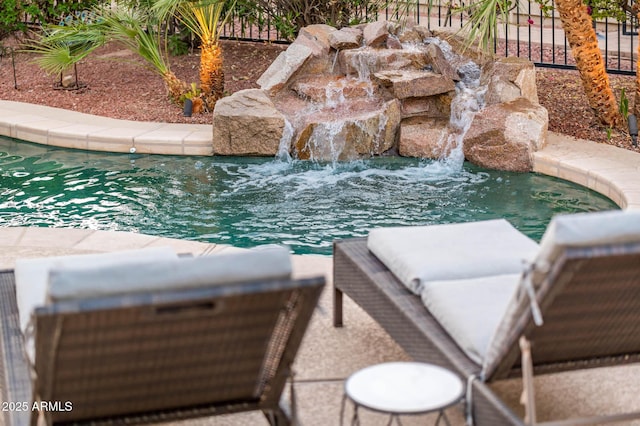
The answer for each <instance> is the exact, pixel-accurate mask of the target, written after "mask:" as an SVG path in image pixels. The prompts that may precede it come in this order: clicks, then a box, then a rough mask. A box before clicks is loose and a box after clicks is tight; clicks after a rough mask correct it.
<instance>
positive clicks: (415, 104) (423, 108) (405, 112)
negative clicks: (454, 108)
mask: <svg viewBox="0 0 640 426" xmlns="http://www.w3.org/2000/svg"><path fill="white" fill-rule="evenodd" d="M454 95H455V92H453V91H452V92H448V93H443V94H440V95H436V96H427V97H420V98H406V99H402V101H401V111H402V118H409V117H428V118H444V119H447V120H448V119H449V117H450V116H451V100H452V99H453V96H454Z"/></svg>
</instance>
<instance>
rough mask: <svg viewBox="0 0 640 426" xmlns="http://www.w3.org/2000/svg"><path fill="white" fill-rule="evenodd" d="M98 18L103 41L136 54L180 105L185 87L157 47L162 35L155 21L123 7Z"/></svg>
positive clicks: (149, 15) (106, 10) (142, 12)
mask: <svg viewBox="0 0 640 426" xmlns="http://www.w3.org/2000/svg"><path fill="white" fill-rule="evenodd" d="M100 16H101V18H102V22H101V27H102V29H103V31H104V33H105V35H106V37H107V38H108V39H110V40H116V41H118V42H120V43H122V44H123V45H124V46H125V47H127V48H128V49H129V50H131V51H133V52H135V53H137V54H138V55H139V56H140V57H141V58H142V59H143V60H144V61H145V62H146V63H147V66H148V67H149V68H150V69H151V70H152V71H154V72H156V73H157V74H159V75H160V76H161V77H162V79H163V80H164V83H165V85H166V87H167V91H168V93H169V97H170V98H171V100H173V101H174V102H176V103H180V98H181V96H182V94H183V93H184V92H185V91H186V85H185V83H184V82H182V81H181V80H180V79H179V78H178V77H176V75H175V74H174V73H173V72H172V71H171V69H170V67H169V61H168V59H167V57H166V52H164V51H163V49H161V47H160V46H161V38H162V35H161V33H160V31H159V29H158V28H159V22H158V20H157V18H156V17H155V16H154V15H153V14H152V13H151V12H150V11H145V10H141V9H128V8H123V7H116V8H102V9H101V12H100Z"/></svg>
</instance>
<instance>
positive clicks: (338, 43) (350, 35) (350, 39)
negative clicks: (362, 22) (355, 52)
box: [329, 27, 362, 50]
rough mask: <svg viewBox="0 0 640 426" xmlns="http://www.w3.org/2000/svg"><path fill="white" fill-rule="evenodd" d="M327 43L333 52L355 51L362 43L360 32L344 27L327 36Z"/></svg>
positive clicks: (356, 29)
mask: <svg viewBox="0 0 640 426" xmlns="http://www.w3.org/2000/svg"><path fill="white" fill-rule="evenodd" d="M329 43H330V44H331V47H332V48H334V49H335V50H343V49H357V48H358V47H360V44H361V43H362V30H360V29H358V28H351V27H345V28H342V29H341V30H340V31H334V32H332V33H331V34H330V35H329Z"/></svg>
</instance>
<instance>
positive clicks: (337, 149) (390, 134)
mask: <svg viewBox="0 0 640 426" xmlns="http://www.w3.org/2000/svg"><path fill="white" fill-rule="evenodd" d="M399 124H400V102H399V101H398V100H395V99H394V100H392V101H389V102H386V103H385V104H384V105H382V106H381V107H380V108H378V109H375V110H366V111H363V112H361V113H354V114H353V115H351V116H349V117H344V119H342V120H339V121H337V120H332V119H325V117H323V115H322V114H317V115H315V116H312V117H308V120H307V121H306V125H305V126H304V128H303V129H302V131H301V132H300V134H299V135H298V138H297V140H296V141H295V143H294V146H295V149H296V153H297V156H298V158H300V159H302V160H307V159H312V160H316V161H337V160H354V159H358V158H368V157H370V156H372V155H379V154H382V153H384V152H386V151H388V150H390V149H392V148H394V147H395V145H396V133H397V131H398V126H399ZM328 141H330V142H331V143H327V142H328Z"/></svg>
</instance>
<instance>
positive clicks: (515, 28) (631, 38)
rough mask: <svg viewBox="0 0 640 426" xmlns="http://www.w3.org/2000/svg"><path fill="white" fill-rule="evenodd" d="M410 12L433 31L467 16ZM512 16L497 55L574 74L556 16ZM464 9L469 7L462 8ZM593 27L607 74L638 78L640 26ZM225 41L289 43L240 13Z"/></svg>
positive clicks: (438, 0) (422, 7) (418, 4)
mask: <svg viewBox="0 0 640 426" xmlns="http://www.w3.org/2000/svg"><path fill="white" fill-rule="evenodd" d="M409 1H410V2H411V3H413V4H412V7H411V13H410V14H409V16H406V17H405V19H406V20H407V22H408V23H413V24H420V25H423V26H426V27H427V28H429V29H432V30H434V29H442V28H449V29H451V28H453V29H457V28H462V27H463V26H464V24H465V23H466V15H465V13H459V12H456V11H455V10H454V9H452V8H451V7H450V6H449V5H450V4H451V2H450V1H443V0H435V1H433V2H432V4H431V6H429V5H428V4H427V0H409ZM517 3H518V4H517V6H516V7H515V8H514V9H513V10H512V11H511V12H510V15H509V20H508V22H505V23H502V24H500V28H499V34H500V38H499V40H498V41H497V42H496V44H495V46H494V48H495V52H496V54H498V55H504V56H519V57H525V58H528V59H529V60H531V61H532V62H534V63H535V64H536V65H537V66H543V67H555V68H566V69H575V59H574V58H573V55H572V54H571V49H570V47H569V44H568V42H567V40H566V38H565V34H564V31H563V29H562V25H561V23H560V19H559V18H558V16H557V15H556V14H553V13H552V14H551V16H549V17H545V16H544V14H543V12H542V11H541V10H540V8H539V7H538V4H537V3H535V2H532V1H528V2H527V1H522V2H517ZM463 4H464V3H463ZM392 10H395V8H392V7H389V8H388V9H386V10H383V11H370V10H366V9H362V10H359V11H358V16H357V18H359V19H360V20H362V21H372V20H378V19H387V20H394V19H396V18H397V16H394V15H393V13H392V12H391V11H392ZM594 28H595V29H596V35H597V37H598V42H599V44H600V48H601V50H602V54H603V58H604V60H605V62H606V64H607V71H608V72H610V73H616V74H635V70H636V61H637V52H636V50H637V43H638V34H637V28H638V23H637V22H636V20H635V19H632V17H630V16H628V17H627V21H626V22H618V21H616V20H612V19H609V20H603V21H597V22H596V21H594ZM223 37H225V38H234V39H241V40H253V41H271V42H283V43H286V42H288V41H289V40H287V38H286V37H285V35H283V34H282V32H281V31H280V30H279V29H278V28H277V25H276V21H275V20H274V19H273V18H272V17H269V16H261V15H259V14H257V13H255V11H254V12H253V13H252V16H251V17H247V16H246V15H244V14H243V13H236V14H235V15H233V16H232V17H231V19H230V20H229V21H228V23H227V24H226V25H225V27H224V31H223Z"/></svg>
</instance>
